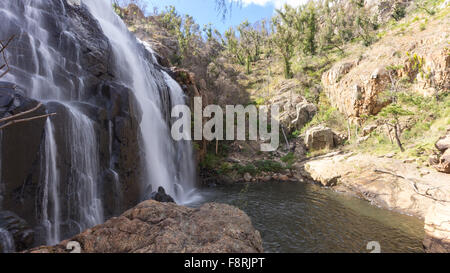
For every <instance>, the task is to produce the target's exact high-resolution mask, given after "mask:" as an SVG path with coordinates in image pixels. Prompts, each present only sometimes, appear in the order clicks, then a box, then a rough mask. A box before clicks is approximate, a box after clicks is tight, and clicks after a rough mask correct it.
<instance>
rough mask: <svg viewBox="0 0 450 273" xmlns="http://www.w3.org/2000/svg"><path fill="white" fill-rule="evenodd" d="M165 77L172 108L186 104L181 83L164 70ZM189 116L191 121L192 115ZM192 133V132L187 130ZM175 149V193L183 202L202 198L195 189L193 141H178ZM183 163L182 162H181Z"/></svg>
mask: <svg viewBox="0 0 450 273" xmlns="http://www.w3.org/2000/svg"><path fill="white" fill-rule="evenodd" d="M164 79H165V81H166V84H167V86H168V87H169V89H170V97H171V102H172V108H173V107H175V106H177V105H185V104H186V96H185V94H184V92H183V90H182V89H181V87H180V85H179V84H178V83H177V82H176V81H175V80H174V79H172V78H171V77H170V76H169V75H168V74H167V73H166V72H164ZM183 118H188V119H189V122H190V117H183ZM185 133H190V132H185ZM175 145H176V147H174V148H175V149H172V150H171V152H172V154H171V158H172V160H173V162H172V164H173V165H174V166H176V165H178V164H179V166H178V168H177V170H178V171H177V172H176V173H175V181H174V182H175V194H176V196H177V198H178V199H179V200H180V201H181V202H182V203H191V202H196V201H198V199H199V198H200V196H199V195H198V194H197V192H196V189H195V183H194V182H195V164H194V160H193V158H194V153H193V149H192V143H191V142H190V141H185V140H182V141H178V142H176V144H175ZM180 163H181V164H180Z"/></svg>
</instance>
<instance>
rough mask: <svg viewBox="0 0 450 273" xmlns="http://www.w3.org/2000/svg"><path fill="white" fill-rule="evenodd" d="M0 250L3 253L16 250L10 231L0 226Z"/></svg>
mask: <svg viewBox="0 0 450 273" xmlns="http://www.w3.org/2000/svg"><path fill="white" fill-rule="evenodd" d="M0 250H2V252H3V253H11V252H14V251H16V248H15V245H14V239H13V237H12V236H11V233H9V231H7V230H5V229H3V228H0Z"/></svg>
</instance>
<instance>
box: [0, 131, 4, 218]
mask: <svg viewBox="0 0 450 273" xmlns="http://www.w3.org/2000/svg"><path fill="white" fill-rule="evenodd" d="M2 140H3V132H2V130H0V211H1V210H2V206H3V191H4V189H3V182H2Z"/></svg>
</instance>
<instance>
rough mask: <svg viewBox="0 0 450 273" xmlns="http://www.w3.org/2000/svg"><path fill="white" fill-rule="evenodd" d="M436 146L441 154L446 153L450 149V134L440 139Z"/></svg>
mask: <svg viewBox="0 0 450 273" xmlns="http://www.w3.org/2000/svg"><path fill="white" fill-rule="evenodd" d="M435 146H436V149H438V150H439V151H440V152H445V151H446V150H447V149H450V133H449V134H447V135H446V136H444V137H442V138H441V139H439V140H438V142H436V145H435Z"/></svg>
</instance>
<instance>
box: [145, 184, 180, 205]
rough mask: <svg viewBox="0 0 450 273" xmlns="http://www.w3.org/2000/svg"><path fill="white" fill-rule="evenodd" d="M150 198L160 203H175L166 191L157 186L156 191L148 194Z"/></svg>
mask: <svg viewBox="0 0 450 273" xmlns="http://www.w3.org/2000/svg"><path fill="white" fill-rule="evenodd" d="M150 199H152V200H155V201H158V202H162V203H175V201H174V200H173V198H172V197H171V196H170V195H168V194H166V191H165V190H164V188H163V187H159V188H158V191H157V192H153V193H152V194H151V195H150Z"/></svg>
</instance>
